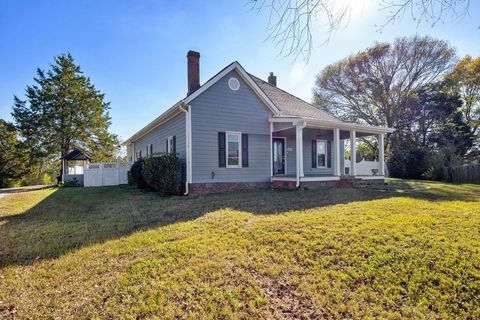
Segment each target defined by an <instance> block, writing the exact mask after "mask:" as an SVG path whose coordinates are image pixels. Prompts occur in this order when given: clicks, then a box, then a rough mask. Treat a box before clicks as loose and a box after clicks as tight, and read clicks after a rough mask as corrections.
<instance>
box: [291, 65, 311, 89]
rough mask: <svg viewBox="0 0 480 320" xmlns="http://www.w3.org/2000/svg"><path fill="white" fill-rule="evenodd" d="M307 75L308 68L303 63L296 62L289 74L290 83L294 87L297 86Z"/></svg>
mask: <svg viewBox="0 0 480 320" xmlns="http://www.w3.org/2000/svg"><path fill="white" fill-rule="evenodd" d="M306 73H307V66H306V65H305V64H303V63H299V62H295V63H294V64H293V66H292V67H291V68H290V72H289V74H288V82H289V83H290V84H292V85H295V84H297V83H299V82H300V81H302V80H303V78H305V75H306Z"/></svg>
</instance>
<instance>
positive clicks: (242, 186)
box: [188, 182, 271, 195]
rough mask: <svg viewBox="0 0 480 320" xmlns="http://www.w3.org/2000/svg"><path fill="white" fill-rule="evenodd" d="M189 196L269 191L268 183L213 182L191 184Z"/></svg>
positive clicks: (269, 185)
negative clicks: (236, 191)
mask: <svg viewBox="0 0 480 320" xmlns="http://www.w3.org/2000/svg"><path fill="white" fill-rule="evenodd" d="M188 188H189V190H188V191H189V194H191V195H201V194H208V193H213V192H222V191H235V190H247V189H269V188H271V184H270V182H214V183H191V184H190V185H189V186H188Z"/></svg>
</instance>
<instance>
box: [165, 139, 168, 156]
mask: <svg viewBox="0 0 480 320" xmlns="http://www.w3.org/2000/svg"><path fill="white" fill-rule="evenodd" d="M165 152H167V153H168V138H167V139H166V140H165Z"/></svg>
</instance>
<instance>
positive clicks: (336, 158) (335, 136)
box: [333, 128, 340, 176]
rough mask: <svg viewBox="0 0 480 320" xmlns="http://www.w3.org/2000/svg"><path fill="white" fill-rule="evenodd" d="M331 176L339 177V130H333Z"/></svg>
mask: <svg viewBox="0 0 480 320" xmlns="http://www.w3.org/2000/svg"><path fill="white" fill-rule="evenodd" d="M333 175H334V176H340V129H338V128H335V129H333Z"/></svg>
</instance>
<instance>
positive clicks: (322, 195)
mask: <svg viewBox="0 0 480 320" xmlns="http://www.w3.org/2000/svg"><path fill="white" fill-rule="evenodd" d="M479 191H480V187H479V186H475V185H462V186H459V185H447V184H435V183H429V184H425V183H421V182H416V181H410V182H404V181H392V182H390V183H388V185H386V186H376V187H368V188H343V189H334V188H326V189H320V190H305V191H281V190H276V191H275V190H250V191H242V192H230V193H221V194H212V195H208V196H189V197H180V196H178V197H168V198H163V197H159V196H157V195H156V194H154V193H149V192H142V191H139V190H137V189H135V188H133V187H128V186H121V187H103V188H62V189H57V190H56V191H55V192H53V193H52V194H51V195H50V196H48V197H47V198H45V199H44V200H42V201H41V202H39V203H38V204H37V205H35V206H34V207H33V208H31V209H28V210H26V212H24V213H21V214H16V215H7V216H5V215H4V216H0V268H4V267H6V266H10V265H27V264H31V263H33V262H34V261H36V260H38V259H50V258H56V257H59V256H61V255H62V254H65V253H67V252H70V251H72V250H76V249H79V248H81V247H84V246H87V245H90V244H94V243H98V242H102V241H105V240H110V239H115V238H119V237H122V236H126V235H129V234H131V233H132V232H135V231H139V230H146V229H150V228H155V227H158V226H163V225H168V224H172V223H176V222H181V221H188V220H192V219H195V218H198V217H200V216H202V215H204V214H205V213H208V212H212V211H215V210H219V209H222V208H231V209H236V210H241V211H247V212H251V213H253V214H278V213H283V212H288V211H291V210H306V209H310V208H317V207H322V206H327V205H334V204H344V203H349V202H356V201H368V200H375V199H382V198H390V197H399V196H401V197H413V198H418V199H425V200H429V201H450V200H461V201H473V200H478V199H477V198H478V193H479Z"/></svg>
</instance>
